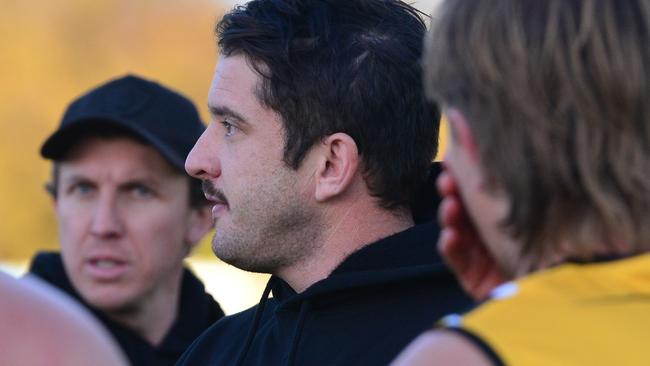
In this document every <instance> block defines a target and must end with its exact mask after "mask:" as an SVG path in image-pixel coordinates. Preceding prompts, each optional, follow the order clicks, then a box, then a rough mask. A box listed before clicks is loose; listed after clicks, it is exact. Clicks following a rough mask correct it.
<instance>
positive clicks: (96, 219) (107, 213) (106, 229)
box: [90, 193, 124, 239]
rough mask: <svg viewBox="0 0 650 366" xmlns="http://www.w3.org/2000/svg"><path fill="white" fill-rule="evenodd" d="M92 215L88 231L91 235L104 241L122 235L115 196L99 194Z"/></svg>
mask: <svg viewBox="0 0 650 366" xmlns="http://www.w3.org/2000/svg"><path fill="white" fill-rule="evenodd" d="M92 214H93V217H92V224H91V228H90V230H91V233H92V234H93V235H95V236H98V237H101V238H105V239H106V238H119V237H121V236H122V235H123V234H124V224H123V222H122V217H121V214H120V211H119V209H118V204H117V197H116V195H115V194H112V193H103V194H100V198H99V200H98V201H97V204H96V206H95V210H94V212H93V213H92Z"/></svg>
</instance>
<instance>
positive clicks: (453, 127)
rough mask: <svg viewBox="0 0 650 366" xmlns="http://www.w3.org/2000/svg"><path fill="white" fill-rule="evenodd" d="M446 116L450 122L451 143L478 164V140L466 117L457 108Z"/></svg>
mask: <svg viewBox="0 0 650 366" xmlns="http://www.w3.org/2000/svg"><path fill="white" fill-rule="evenodd" d="M445 114H446V116H447V121H448V122H449V131H450V137H451V140H452V141H451V143H452V144H454V145H456V146H457V147H458V148H461V149H463V150H464V151H465V153H466V154H467V156H468V157H469V158H470V159H471V160H472V161H473V162H474V163H476V162H478V147H477V145H476V139H475V138H474V133H473V132H472V129H471V128H470V127H469V123H468V122H467V118H465V115H463V113H462V112H461V111H460V110H458V109H456V108H449V109H447V110H446V111H445Z"/></svg>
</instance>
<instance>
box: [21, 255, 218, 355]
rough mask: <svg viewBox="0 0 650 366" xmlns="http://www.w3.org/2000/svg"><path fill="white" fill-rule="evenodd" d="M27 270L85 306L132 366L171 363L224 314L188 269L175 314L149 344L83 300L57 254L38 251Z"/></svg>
mask: <svg viewBox="0 0 650 366" xmlns="http://www.w3.org/2000/svg"><path fill="white" fill-rule="evenodd" d="M29 272H30V273H32V274H34V275H36V276H38V277H40V278H42V279H43V280H45V281H47V282H49V283H50V284H52V285H54V286H56V287H57V288H59V289H61V290H63V291H64V292H66V293H68V294H69V295H71V296H72V297H74V298H75V299H76V300H77V301H79V302H80V303H81V304H83V305H84V306H85V307H86V308H88V309H89V310H90V311H91V312H92V313H93V314H94V315H95V316H96V317H97V318H98V319H99V320H100V321H101V322H102V323H103V325H104V326H105V327H106V328H107V329H108V331H109V332H110V333H111V334H112V335H113V337H114V338H115V340H116V341H117V343H118V344H119V345H120V347H121V348H122V350H123V351H124V353H125V354H126V356H127V357H128V359H129V361H130V362H131V364H132V365H134V366H148V365H152V366H159V365H160V366H164V365H173V364H174V363H175V362H176V360H178V358H179V357H180V355H181V354H182V353H183V352H184V351H185V350H186V349H187V347H188V346H189V345H190V344H191V343H192V341H193V340H194V339H195V338H196V337H198V336H199V335H200V334H201V332H203V331H204V330H205V329H207V328H208V327H209V326H210V325H212V324H213V323H214V322H216V321H217V320H218V319H220V318H222V317H223V316H224V313H223V311H222V310H221V308H220V307H219V304H217V302H216V301H214V299H213V298H212V296H210V295H209V294H207V293H206V292H205V288H204V286H203V284H202V283H201V281H200V280H199V279H198V278H196V276H194V274H192V272H190V271H189V270H188V269H185V270H184V272H183V279H182V283H181V299H180V304H179V309H178V311H179V313H178V314H177V317H176V320H175V321H174V323H173V324H172V326H171V328H170V330H169V332H168V333H167V335H166V336H165V338H164V339H163V340H162V342H161V343H160V345H158V346H153V345H151V344H150V343H149V342H148V341H147V340H145V339H144V338H142V337H140V336H139V335H138V334H136V333H135V332H133V331H132V330H130V329H128V328H126V327H124V326H122V325H120V324H118V323H117V322H114V321H112V320H110V319H108V318H107V317H106V316H104V315H103V314H102V313H101V311H99V310H97V309H95V308H93V307H92V306H90V305H89V304H88V303H86V302H85V301H84V300H83V299H82V298H81V297H80V296H79V294H78V293H77V291H76V290H75V289H74V288H73V287H72V284H71V282H70V280H69V279H68V276H67V275H66V273H65V270H64V268H63V262H62V260H61V256H60V254H59V253H54V252H42V253H38V254H37V255H36V256H35V257H34V259H33V260H32V263H31V265H30V269H29Z"/></svg>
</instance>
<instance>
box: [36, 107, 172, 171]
mask: <svg viewBox="0 0 650 366" xmlns="http://www.w3.org/2000/svg"><path fill="white" fill-rule="evenodd" d="M102 126H112V127H118V128H120V129H124V130H125V131H127V132H130V133H132V134H134V135H135V136H137V137H139V138H141V139H142V140H144V141H145V142H147V143H149V144H150V145H152V146H153V147H154V148H155V149H156V150H157V151H158V152H159V153H160V154H161V155H162V156H163V157H164V158H165V159H166V160H167V161H168V162H169V163H170V164H171V165H172V166H174V167H176V168H178V169H180V170H181V171H183V170H184V166H185V159H183V158H181V157H178V156H176V155H177V154H176V153H174V151H173V150H172V149H171V148H170V147H168V146H167V145H166V144H165V143H163V142H162V141H160V140H159V139H157V138H155V137H154V136H152V135H151V134H149V133H148V132H147V131H145V130H143V129H139V128H138V127H137V125H134V124H133V123H128V122H124V121H120V120H115V119H111V118H106V117H105V116H94V117H90V116H88V117H84V118H80V119H77V120H74V121H70V123H69V124H67V125H66V126H65V127H62V128H59V129H58V130H57V131H56V132H54V133H53V134H52V135H50V137H48V138H47V140H45V142H44V143H43V145H42V146H41V156H42V157H44V158H46V159H51V160H54V161H60V160H63V159H65V156H66V154H67V153H68V152H69V151H70V149H71V148H72V147H74V146H76V145H77V144H78V143H79V141H80V139H82V138H84V137H85V135H87V134H92V129H93V128H99V127H102Z"/></svg>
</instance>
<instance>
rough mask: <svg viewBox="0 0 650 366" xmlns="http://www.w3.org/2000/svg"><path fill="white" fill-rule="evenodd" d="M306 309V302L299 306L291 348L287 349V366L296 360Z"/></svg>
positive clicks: (307, 305) (307, 304) (290, 365)
mask: <svg viewBox="0 0 650 366" xmlns="http://www.w3.org/2000/svg"><path fill="white" fill-rule="evenodd" d="M308 307H309V302H308V301H304V302H303V303H302V304H301V305H300V313H299V315H298V321H297V322H296V330H295V331H294V332H293V340H291V348H289V356H288V358H287V366H292V365H293V363H294V361H295V359H296V348H297V347H298V342H299V341H300V336H301V335H302V328H303V326H304V325H305V314H307V308H308Z"/></svg>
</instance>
